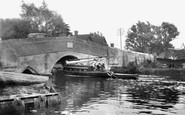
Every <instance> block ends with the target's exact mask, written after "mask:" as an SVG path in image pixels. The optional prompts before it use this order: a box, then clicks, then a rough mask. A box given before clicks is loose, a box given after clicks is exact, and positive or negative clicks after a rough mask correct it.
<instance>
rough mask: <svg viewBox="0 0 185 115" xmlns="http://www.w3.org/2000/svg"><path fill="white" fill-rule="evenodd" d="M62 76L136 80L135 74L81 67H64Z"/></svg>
mask: <svg viewBox="0 0 185 115" xmlns="http://www.w3.org/2000/svg"><path fill="white" fill-rule="evenodd" d="M62 71H63V72H64V74H68V75H76V76H78V77H79V76H86V77H101V78H122V79H137V78H138V75H137V74H121V73H113V72H110V71H106V70H93V67H92V66H82V65H66V66H64V68H63V70H62Z"/></svg>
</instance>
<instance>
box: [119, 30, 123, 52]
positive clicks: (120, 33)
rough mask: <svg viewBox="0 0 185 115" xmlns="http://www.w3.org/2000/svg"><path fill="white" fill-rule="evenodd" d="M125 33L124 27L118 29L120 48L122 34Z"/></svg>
mask: <svg viewBox="0 0 185 115" xmlns="http://www.w3.org/2000/svg"><path fill="white" fill-rule="evenodd" d="M123 33H124V29H123V28H119V30H118V35H119V36H120V48H121V49H122V35H123Z"/></svg>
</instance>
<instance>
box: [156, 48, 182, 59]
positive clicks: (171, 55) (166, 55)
mask: <svg viewBox="0 0 185 115" xmlns="http://www.w3.org/2000/svg"><path fill="white" fill-rule="evenodd" d="M157 58H160V59H171V60H182V59H185V49H181V50H177V49H169V50H168V51H165V52H162V53H161V54H159V55H158V56H157Z"/></svg>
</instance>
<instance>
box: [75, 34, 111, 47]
mask: <svg viewBox="0 0 185 115" xmlns="http://www.w3.org/2000/svg"><path fill="white" fill-rule="evenodd" d="M75 36H76V37H77V38H79V39H82V40H85V41H88V42H94V43H97V44H101V45H105V46H108V44H107V41H106V39H105V37H103V36H100V35H97V34H80V35H75Z"/></svg>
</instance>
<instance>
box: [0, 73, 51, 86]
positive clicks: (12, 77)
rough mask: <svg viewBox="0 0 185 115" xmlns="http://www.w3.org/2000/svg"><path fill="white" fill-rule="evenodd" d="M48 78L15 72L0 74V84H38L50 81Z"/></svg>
mask: <svg viewBox="0 0 185 115" xmlns="http://www.w3.org/2000/svg"><path fill="white" fill-rule="evenodd" d="M48 79H49V77H48V76H41V75H31V74H23V73H15V72H2V71H1V72H0V84H1V85H2V84H25V85H26V84H37V83H45V82H46V81H48Z"/></svg>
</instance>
